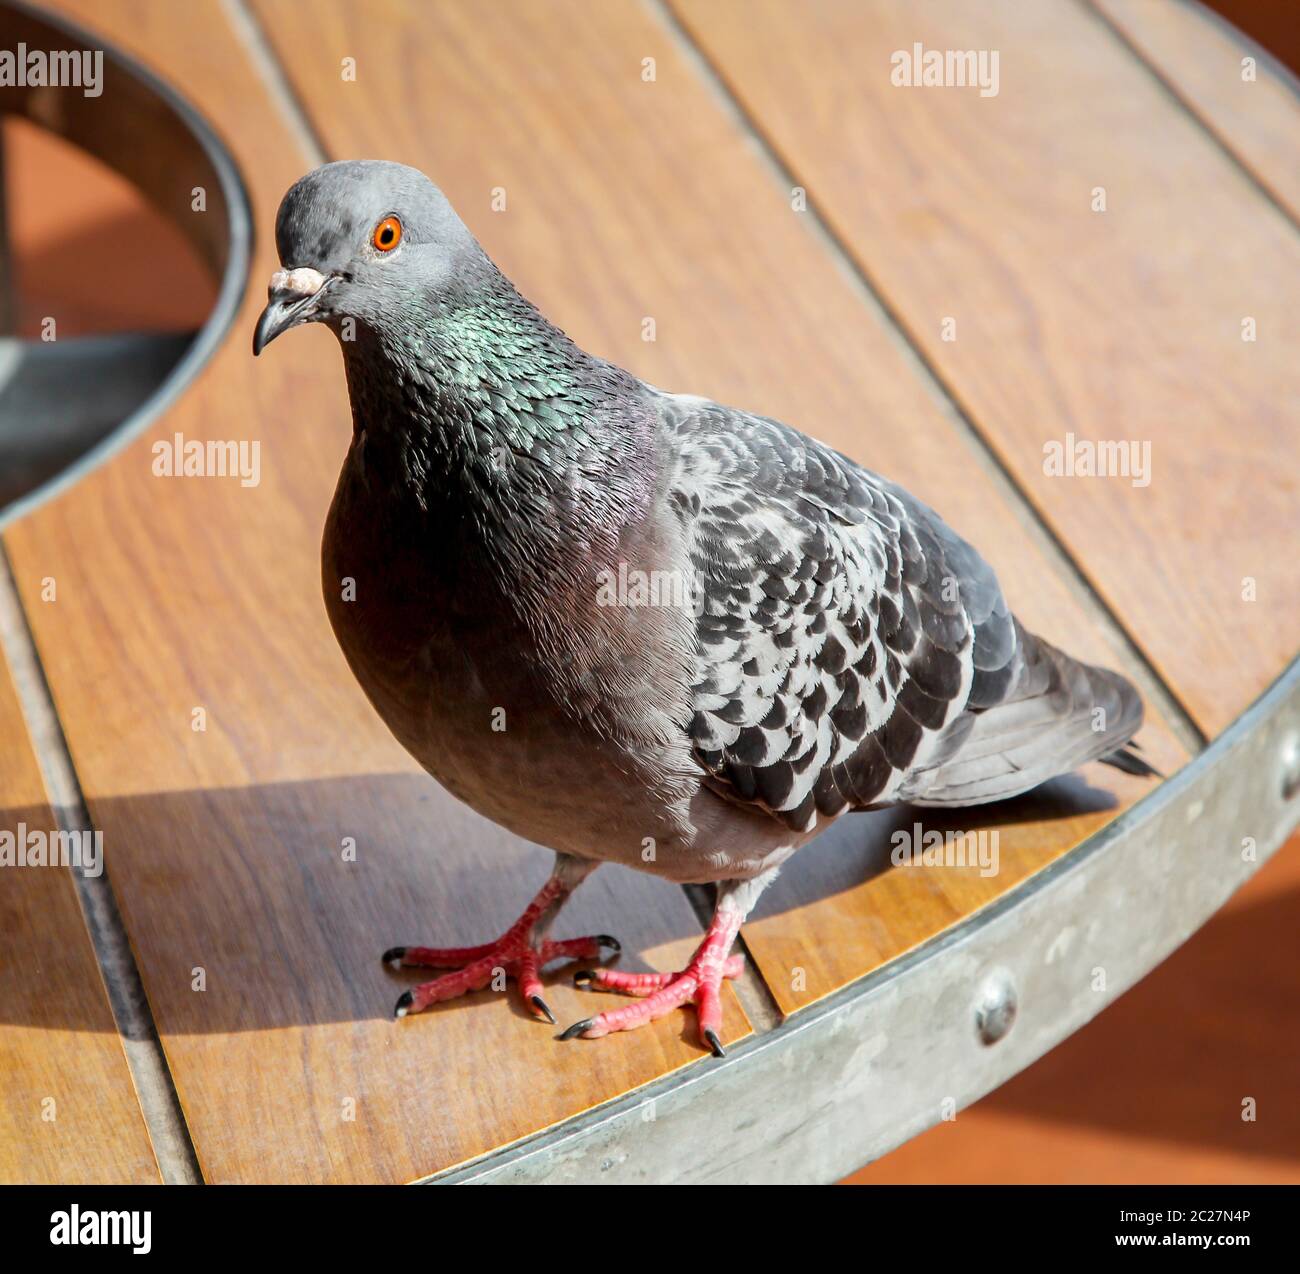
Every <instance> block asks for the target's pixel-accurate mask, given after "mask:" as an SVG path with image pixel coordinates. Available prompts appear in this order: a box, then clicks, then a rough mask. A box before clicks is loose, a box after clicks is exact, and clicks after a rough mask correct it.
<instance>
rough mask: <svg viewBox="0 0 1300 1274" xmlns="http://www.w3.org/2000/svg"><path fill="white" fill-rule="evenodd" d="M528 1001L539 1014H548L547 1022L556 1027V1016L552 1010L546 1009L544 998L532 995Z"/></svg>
mask: <svg viewBox="0 0 1300 1274" xmlns="http://www.w3.org/2000/svg"><path fill="white" fill-rule="evenodd" d="M528 999H529V1001H530V1002H531V1004H532V1006H533V1008H535V1009H536V1010H537V1011H538V1012H539V1013H545V1014H546V1020H547V1021H548V1022H549V1023H550V1024H551V1025H552V1026H554V1025H555V1014H554V1013H552V1012H551V1010H550V1009H548V1008H547V1007H546V1001H545V1000H543V999H542V997H541V996H540V995H530V996H529V997H528Z"/></svg>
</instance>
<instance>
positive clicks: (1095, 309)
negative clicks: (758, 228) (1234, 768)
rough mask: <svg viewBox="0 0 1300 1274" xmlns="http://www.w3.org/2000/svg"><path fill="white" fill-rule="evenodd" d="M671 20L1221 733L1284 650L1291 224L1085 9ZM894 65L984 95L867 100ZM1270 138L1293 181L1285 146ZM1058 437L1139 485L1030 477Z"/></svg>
mask: <svg viewBox="0 0 1300 1274" xmlns="http://www.w3.org/2000/svg"><path fill="white" fill-rule="evenodd" d="M671 3H672V5H673V8H674V11H675V12H677V13H678V14H680V16H681V18H682V20H683V22H684V23H685V24H686V26H687V28H688V29H689V31H690V33H691V34H692V35H693V37H694V38H695V39H697V40H698V41H699V42H700V44H701V46H702V49H703V50H704V52H705V53H706V55H707V56H708V57H709V58H710V59H712V61H713V62H714V63H715V64H716V65H717V66H718V67H719V68H720V70H721V73H722V75H723V76H724V77H725V79H726V81H727V83H728V84H730V85H731V86H732V88H733V89H734V91H735V92H736V93H737V95H738V96H739V99H740V100H741V102H742V103H743V105H744V107H745V109H746V110H747V111H748V112H749V113H750V115H751V116H752V117H753V119H754V120H755V121H756V122H757V124H758V126H759V127H760V128H761V129H762V130H763V131H764V133H765V134H766V135H767V136H768V137H770V138H771V140H772V142H773V144H774V145H775V146H776V148H777V149H778V151H779V152H780V154H781V155H782V156H783V157H784V159H785V161H786V162H787V163H788V165H789V166H790V168H791V169H792V170H793V172H794V174H795V178H796V180H797V181H799V182H800V183H801V184H803V185H806V186H807V188H808V191H809V195H810V198H811V199H812V200H813V202H814V203H815V204H816V206H817V207H818V208H819V209H820V210H821V212H822V213H823V214H824V216H825V217H826V219H827V221H828V223H829V224H830V226H831V227H832V228H833V230H834V231H835V233H836V234H837V236H838V237H839V238H840V239H841V240H842V241H843V242H845V243H846V244H847V245H848V246H849V248H850V250H851V251H852V253H853V255H854V257H855V259H856V260H857V262H858V263H859V264H860V266H861V268H862V269H863V270H864V271H865V272H866V274H867V275H868V276H869V277H870V278H871V279H872V280H873V282H874V284H875V286H876V287H878V288H879V289H880V291H881V292H882V293H883V294H884V295H885V296H886V297H887V298H888V301H889V304H890V305H891V306H892V307H893V309H894V310H895V311H896V312H897V313H898V314H899V316H900V317H901V320H902V322H903V323H904V324H905V326H906V329H907V331H908V333H909V334H910V336H911V338H912V340H914V341H915V342H916V344H917V346H918V347H919V348H920V349H921V350H922V351H923V352H924V354H925V355H926V357H927V358H928V359H929V360H930V361H931V363H932V364H933V365H934V366H936V367H937V368H938V369H939V371H940V373H941V375H942V376H943V377H944V379H945V381H946V382H947V383H948V384H949V385H950V386H951V387H952V388H953V391H954V393H955V395H956V397H957V399H958V400H959V401H960V403H961V404H962V405H963V407H964V408H965V410H966V411H967V413H968V414H969V415H970V417H971V418H972V419H973V420H974V421H975V422H976V424H977V426H978V428H979V429H980V430H981V432H982V433H983V434H984V436H985V437H987V438H988V439H989V440H990V441H991V443H992V445H993V446H994V447H995V449H996V450H997V453H998V455H999V456H1000V457H1001V459H1002V461H1003V462H1004V463H1005V464H1006V465H1007V467H1008V469H1009V470H1010V472H1011V473H1012V474H1014V475H1015V477H1016V478H1017V479H1018V481H1019V482H1020V483H1021V485H1022V486H1023V487H1024V488H1025V490H1026V491H1027V492H1028V493H1029V494H1030V496H1031V497H1032V499H1033V501H1034V503H1035V505H1036V506H1037V508H1038V509H1039V510H1040V511H1041V513H1042V515H1043V516H1044V518H1045V519H1046V520H1047V521H1048V522H1049V523H1050V525H1051V526H1052V527H1053V528H1054V530H1055V531H1056V533H1057V534H1058V536H1059V537H1060V539H1061V540H1062V542H1063V543H1064V544H1065V546H1066V547H1067V548H1068V550H1069V551H1070V553H1071V554H1072V555H1073V556H1074V558H1075V559H1076V561H1078V563H1079V564H1080V566H1081V568H1082V570H1083V571H1084V572H1085V574H1086V575H1087V577H1088V578H1089V579H1090V580H1091V581H1092V582H1093V583H1094V584H1095V585H1096V587H1097V588H1098V589H1099V590H1100V592H1101V593H1102V594H1103V596H1104V597H1105V598H1106V600H1107V601H1108V602H1109V604H1110V606H1111V608H1112V609H1113V610H1114V611H1115V613H1116V614H1118V615H1119V617H1120V618H1121V620H1122V621H1123V623H1124V624H1125V625H1126V626H1127V628H1128V630H1129V631H1130V632H1131V633H1132V634H1133V635H1134V636H1135V637H1136V639H1137V641H1138V642H1139V644H1140V645H1141V646H1142V648H1143V649H1144V651H1145V652H1146V654H1147V655H1148V656H1149V657H1150V658H1151V660H1152V661H1153V663H1154V665H1155V666H1156V668H1157V669H1158V670H1159V671H1160V672H1161V674H1162V676H1163V677H1164V679H1165V681H1166V682H1167V683H1168V684H1169V685H1170V687H1171V688H1172V689H1173V691H1174V692H1175V694H1176V695H1177V696H1178V697H1179V699H1180V700H1181V701H1182V703H1183V704H1184V705H1185V706H1186V707H1187V709H1188V710H1189V712H1190V713H1191V714H1192V715H1193V716H1194V717H1195V719H1196V720H1197V721H1198V722H1199V724H1200V725H1201V727H1202V729H1203V730H1204V731H1205V732H1207V733H1208V734H1214V733H1217V732H1218V731H1219V730H1221V729H1222V728H1223V727H1224V726H1225V725H1226V724H1227V723H1228V722H1230V721H1232V720H1233V719H1234V718H1235V717H1236V716H1237V714H1238V713H1240V712H1241V711H1242V709H1243V708H1245V707H1246V705H1247V704H1249V703H1250V702H1252V701H1253V700H1254V699H1255V698H1256V697H1257V696H1258V695H1259V694H1260V692H1261V691H1262V690H1263V689H1264V688H1265V687H1266V686H1268V685H1269V684H1270V683H1271V682H1272V681H1273V679H1274V678H1275V677H1276V676H1277V675H1278V673H1279V672H1280V671H1281V670H1282V668H1283V667H1284V666H1285V664H1286V663H1287V662H1288V661H1289V659H1290V658H1291V656H1292V655H1293V654H1294V653H1295V649H1296V634H1297V632H1300V555H1297V554H1296V553H1295V552H1294V549H1293V543H1294V532H1295V525H1296V517H1297V511H1298V509H1300V503H1298V502H1297V487H1296V469H1295V465H1294V463H1293V456H1294V452H1295V447H1296V442H1297V436H1298V435H1297V410H1296V409H1297V404H1298V403H1300V361H1297V360H1296V358H1295V357H1294V350H1295V348H1296V344H1297V339H1300V313H1298V312H1297V309H1296V306H1295V304H1294V300H1295V295H1296V291H1297V287H1298V286H1300V236H1298V235H1297V232H1296V229H1295V227H1294V226H1293V225H1292V224H1291V223H1290V222H1289V221H1288V219H1287V218H1286V217H1285V216H1284V215H1283V214H1282V213H1280V212H1279V211H1278V209H1277V208H1276V207H1274V206H1273V205H1272V204H1271V203H1270V202H1269V201H1268V199H1266V198H1265V197H1264V195H1263V194H1262V193H1261V192H1260V190H1259V189H1258V188H1257V187H1256V186H1255V185H1254V184H1253V183H1252V181H1251V180H1250V179H1249V177H1248V176H1246V175H1245V174H1243V173H1242V171H1241V170H1240V169H1239V168H1238V166H1237V165H1236V164H1235V163H1233V162H1232V160H1231V159H1229V158H1228V157H1227V156H1226V155H1224V153H1223V152H1222V150H1221V149H1220V148H1219V146H1218V145H1217V143H1216V142H1215V141H1214V140H1213V139H1212V138H1211V137H1209V136H1208V135H1207V134H1206V133H1205V131H1204V129H1203V128H1202V127H1201V125H1200V124H1199V123H1198V122H1197V121H1196V120H1195V119H1194V118H1193V117H1191V116H1190V115H1189V114H1188V113H1187V112H1186V111H1185V110H1183V109H1182V108H1181V107H1180V106H1178V105H1177V104H1176V103H1175V102H1174V101H1173V100H1172V99H1171V98H1170V96H1169V95H1168V94H1167V93H1166V92H1165V91H1164V90H1163V89H1162V87H1161V86H1160V85H1159V84H1158V82H1157V81H1156V80H1155V79H1154V78H1153V77H1152V75H1151V74H1150V72H1149V70H1148V69H1147V67H1145V66H1144V65H1143V64H1142V63H1141V61H1140V60H1139V59H1138V58H1136V57H1135V56H1134V54H1133V53H1132V52H1131V51H1130V50H1129V49H1128V48H1127V47H1125V46H1124V44H1123V43H1122V42H1121V41H1120V40H1119V39H1118V38H1117V37H1116V35H1115V34H1114V32H1113V31H1111V30H1110V29H1109V28H1108V27H1107V26H1106V24H1105V23H1104V22H1103V21H1102V20H1101V19H1100V17H1099V16H1098V15H1097V14H1096V13H1093V12H1091V11H1089V10H1088V9H1087V8H1086V7H1083V6H1079V5H1076V4H1072V3H1064V2H1059V3H1058V2H1049V3H1038V4H1033V5H1017V4H1010V3H994V4H979V5H968V4H959V3H951V2H946V0H945V2H939V3H933V4H926V5H922V6H917V5H911V4H907V3H904V2H903V0H874V2H872V3H865V4H836V3H830V2H815V3H810V4H807V5H801V6H799V8H798V10H797V11H796V10H795V9H793V8H791V6H789V5H787V4H784V3H782V2H781V0H760V2H759V3H748V2H747V0H746V2H745V3H740V2H739V0H707V2H701V0H671ZM916 43H920V44H921V45H922V46H923V48H925V49H929V50H968V49H969V50H985V51H996V52H997V53H998V54H999V65H1000V75H999V91H998V93H997V95H996V96H988V97H982V96H980V90H979V89H978V88H975V87H968V88H958V87H950V88H943V87H912V88H908V87H895V86H894V85H893V84H892V83H891V54H892V53H893V52H894V51H898V50H902V51H905V52H906V51H910V50H912V49H913V46H914V44H916ZM806 67H815V68H816V73H815V74H792V73H791V68H806ZM1292 117H1293V119H1297V120H1300V111H1294V110H1293V112H1292ZM1288 141H1289V151H1288V152H1287V153H1289V155H1290V166H1291V167H1292V168H1295V167H1296V159H1297V157H1300V129H1298V128H1296V127H1295V126H1294V124H1293V125H1292V127H1291V130H1290V136H1289V139H1288ZM1097 188H1104V190H1105V194H1106V208H1107V211H1105V212H1094V211H1093V210H1092V203H1093V199H1094V191H1095V190H1096V189H1097ZM1246 318H1251V319H1253V320H1254V322H1255V325H1256V329H1255V330H1256V335H1257V339H1256V340H1255V341H1253V342H1247V341H1244V340H1243V339H1242V332H1243V329H1242V323H1243V320H1244V319H1246ZM946 319H953V320H954V321H955V325H956V326H955V329H953V328H949V329H948V332H949V334H955V338H956V339H952V340H945V339H944V336H945V327H944V324H945V320H946ZM1071 436H1072V437H1073V438H1074V439H1075V440H1081V441H1086V442H1088V443H1090V444H1096V443H1098V442H1104V441H1116V442H1118V441H1133V442H1137V443H1138V444H1139V445H1141V444H1143V443H1149V444H1150V448H1151V468H1150V475H1151V481H1150V484H1149V485H1147V486H1135V485H1133V483H1132V482H1131V481H1130V480H1127V479H1124V478H1107V479H1098V478H1066V477H1058V476H1050V475H1049V474H1048V473H1047V472H1045V467H1046V464H1045V462H1046V455H1045V450H1044V448H1045V446H1046V445H1047V444H1050V443H1057V444H1061V445H1065V444H1066V443H1067V441H1068V439H1069V437H1071ZM1252 595H1253V600H1251V597H1252Z"/></svg>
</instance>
